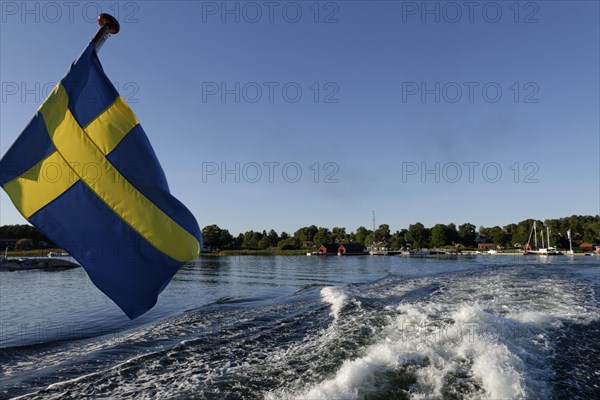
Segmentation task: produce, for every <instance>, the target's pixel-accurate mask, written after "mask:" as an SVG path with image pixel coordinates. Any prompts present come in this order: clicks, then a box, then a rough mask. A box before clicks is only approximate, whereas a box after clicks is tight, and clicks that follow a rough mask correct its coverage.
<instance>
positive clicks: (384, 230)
mask: <svg viewBox="0 0 600 400" xmlns="http://www.w3.org/2000/svg"><path fill="white" fill-rule="evenodd" d="M391 238H392V234H391V233H390V226H389V225H388V224H381V225H379V228H377V229H376V230H375V241H376V242H381V241H385V242H388V243H389V241H390V239H391Z"/></svg>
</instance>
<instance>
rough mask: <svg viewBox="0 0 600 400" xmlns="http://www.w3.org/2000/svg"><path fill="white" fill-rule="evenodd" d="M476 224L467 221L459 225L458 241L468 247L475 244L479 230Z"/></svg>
mask: <svg viewBox="0 0 600 400" xmlns="http://www.w3.org/2000/svg"><path fill="white" fill-rule="evenodd" d="M475 229H476V228H475V225H473V224H470V223H468V222H467V223H465V224H462V225H459V226H458V232H457V235H458V242H459V243H460V244H462V245H463V246H466V247H473V246H475V238H476V237H477V231H476V230H475Z"/></svg>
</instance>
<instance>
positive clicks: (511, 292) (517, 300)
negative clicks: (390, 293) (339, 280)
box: [267, 274, 598, 399]
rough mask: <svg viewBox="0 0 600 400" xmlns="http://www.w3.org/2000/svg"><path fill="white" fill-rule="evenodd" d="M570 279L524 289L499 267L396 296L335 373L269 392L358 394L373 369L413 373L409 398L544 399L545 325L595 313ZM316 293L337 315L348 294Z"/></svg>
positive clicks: (289, 395)
mask: <svg viewBox="0 0 600 400" xmlns="http://www.w3.org/2000/svg"><path fill="white" fill-rule="evenodd" d="M428 279H431V278H428ZM426 280H427V279H424V281H426ZM450 280H453V279H452V278H451V279H450ZM422 283H423V286H425V284H426V283H427V282H422ZM561 285H562V286H561ZM569 285H570V284H569V283H568V282H565V281H557V280H548V281H547V282H545V281H542V282H539V284H538V285H536V290H537V291H539V292H541V293H537V294H535V296H528V295H527V291H526V290H527V289H531V282H530V281H529V282H527V281H525V280H522V281H514V280H513V279H512V277H511V276H505V275H503V274H498V275H496V276H490V277H488V278H487V279H481V277H478V278H474V279H463V280H460V279H456V280H454V281H453V282H450V284H449V285H448V287H449V289H448V290H447V291H446V292H445V293H444V294H443V295H440V296H436V297H435V298H429V299H428V298H425V299H422V300H420V301H418V302H415V303H400V304H399V305H398V306H397V307H396V308H395V310H394V308H392V307H389V306H388V307H385V308H384V312H386V313H391V312H394V311H395V315H388V323H387V325H385V326H384V327H383V328H381V329H378V330H377V331H378V332H379V333H380V334H379V335H378V336H377V337H376V338H375V340H374V343H373V344H371V345H369V346H366V347H365V348H364V349H363V350H362V351H361V353H360V355H359V356H358V357H356V358H354V359H351V360H346V361H344V362H343V364H342V365H341V366H340V367H339V369H338V370H337V372H336V373H335V375H333V376H330V377H328V378H327V379H324V380H323V381H321V382H318V383H315V384H312V385H308V386H305V387H304V388H301V389H299V390H293V391H289V392H278V393H277V394H276V395H273V396H272V397H271V398H273V399H275V398H290V399H291V398H300V399H315V398H318V399H340V398H344V399H354V398H360V397H362V396H363V395H362V394H361V393H364V392H365V391H368V390H369V389H374V390H377V389H378V388H377V387H374V386H373V384H374V382H375V381H376V376H377V374H378V372H379V371H399V373H407V372H408V373H411V372H412V373H413V374H414V376H415V377H416V383H415V384H414V385H412V386H411V387H410V397H411V398H414V399H442V398H444V397H446V395H445V391H448V390H458V389H456V388H457V386H459V385H467V387H468V390H467V394H466V397H465V398H468V399H499V398H501V399H524V398H530V397H532V398H549V397H550V396H551V394H552V393H551V388H550V386H549V384H548V380H549V377H550V376H551V374H552V371H551V367H550V365H549V363H548V357H550V356H551V354H552V352H553V348H552V343H551V342H550V340H549V334H550V333H549V330H554V329H560V328H561V327H562V326H563V321H564V320H571V319H576V320H581V319H588V318H589V316H591V318H592V319H594V318H597V317H598V313H597V310H596V309H590V307H589V306H584V305H583V304H584V303H586V302H585V301H584V300H583V298H582V297H581V293H578V292H577V290H576V289H575V288H573V287H570V286H569ZM399 292H400V291H399ZM379 294H380V293H377V294H375V296H376V297H379ZM363 295H366V294H363ZM321 297H322V300H323V301H326V302H328V303H330V304H331V305H332V314H333V315H334V316H335V317H336V318H337V317H339V315H340V311H341V309H342V308H343V307H344V306H345V304H347V302H348V301H349V300H348V296H347V294H346V293H345V292H343V291H342V290H341V289H339V288H324V289H323V290H322V291H321ZM375 312H379V313H381V312H382V311H381V310H379V311H375ZM365 320H366V317H365ZM357 322H359V321H357ZM340 334H343V333H340ZM461 394H463V395H465V393H464V391H463V392H461ZM271 395H272V394H271ZM267 398H269V396H267Z"/></svg>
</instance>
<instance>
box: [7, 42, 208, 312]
mask: <svg viewBox="0 0 600 400" xmlns="http://www.w3.org/2000/svg"><path fill="white" fill-rule="evenodd" d="M0 184H1V185H2V187H3V188H4V190H5V191H6V193H7V194H8V195H9V196H10V198H11V200H12V202H13V203H14V205H15V206H16V208H17V209H18V210H19V212H20V213H21V214H22V215H23V216H24V217H25V218H26V219H27V220H28V221H29V222H30V223H31V224H32V225H34V226H35V227H36V228H38V229H39V230H40V231H42V232H43V233H44V234H45V235H46V236H47V237H48V238H50V239H51V240H52V241H54V242H55V243H56V244H57V245H59V246H60V247H62V248H64V249H65V250H67V251H68V252H69V253H70V254H71V255H72V256H73V257H74V258H75V259H76V260H77V261H79V263H80V264H81V265H82V266H83V267H84V268H85V270H86V271H87V273H88V275H89V277H90V278H91V280H92V282H94V284H95V285H96V286H97V287H98V288H99V289H100V290H102V291H103V292H104V293H105V294H106V295H107V296H108V297H110V298H111V299H112V300H113V301H114V302H115V303H116V304H117V305H118V306H119V307H121V309H122V310H123V311H124V312H125V314H127V315H128V316H129V318H135V317H137V316H139V315H141V314H143V313H145V312H146V311H148V310H149V309H151V308H152V307H153V306H154V304H156V300H157V296H158V294H159V293H160V292H161V291H162V290H163V289H164V288H165V287H166V286H167V284H168V283H169V281H170V279H171V278H172V277H173V275H175V273H176V272H177V270H178V269H179V267H181V266H182V265H183V264H184V263H185V262H186V261H189V260H191V259H193V258H195V257H196V256H197V255H198V253H199V251H200V248H201V235H200V229H199V227H198V223H197V222H196V220H195V218H194V216H193V215H192V214H191V213H190V212H189V211H188V209H187V208H186V207H185V206H184V205H183V204H182V203H180V202H179V201H178V200H177V199H176V198H175V197H173V196H172V195H171V194H170V192H169V188H168V185H167V180H166V178H165V175H164V172H163V170H162V168H161V166H160V164H159V162H158V160H157V158H156V155H155V153H154V151H153V150H152V147H151V145H150V142H149V141H148V138H147V137H146V134H145V133H144V131H143V130H142V127H141V126H140V124H139V122H138V120H137V118H136V117H135V115H134V114H133V112H132V111H131V109H130V108H129V106H128V105H127V104H126V103H125V101H124V100H123V98H121V97H120V96H119V94H118V92H117V90H116V89H115V87H114V86H113V85H112V83H111V82H110V81H109V79H108V78H107V76H106V75H105V74H104V71H103V69H102V65H101V64H100V61H99V60H98V55H97V54H96V47H95V45H94V44H93V43H90V44H89V45H88V46H87V48H86V49H85V50H84V52H83V53H82V54H81V56H80V57H79V58H78V59H77V60H76V61H75V62H74V63H73V65H72V66H71V68H70V70H69V71H68V72H67V74H66V75H65V77H64V78H63V79H62V80H61V81H60V83H59V84H58V85H57V86H56V88H55V89H54V91H53V92H52V93H51V94H50V95H49V96H48V98H47V99H46V100H45V102H44V103H43V104H42V106H41V107H40V108H39V110H38V112H37V113H36V115H35V116H34V117H33V118H32V120H31V121H30V122H29V124H28V125H27V127H26V128H25V130H24V131H23V132H22V133H21V135H20V136H19V137H18V138H17V140H16V141H15V143H14V144H13V145H12V146H11V147H10V149H9V150H8V151H7V153H6V154H5V155H4V157H3V158H2V159H1V160H0Z"/></svg>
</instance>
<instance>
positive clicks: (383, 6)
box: [0, 1, 600, 234]
mask: <svg viewBox="0 0 600 400" xmlns="http://www.w3.org/2000/svg"><path fill="white" fill-rule="evenodd" d="M423 4H425V3H423V2H421V1H418V2H402V1H369V2H367V1H332V2H326V1H320V2H318V3H317V2H315V1H296V2H286V1H275V2H271V3H269V2H266V3H265V2H263V1H259V2H249V3H248V2H226V3H225V4H223V3H222V2H210V1H209V2H200V1H199V2H195V1H139V2H132V1H123V2H115V1H108V2H103V1H96V2H85V1H84V2H73V3H68V4H67V5H65V3H64V2H52V1H51V2H22V1H16V2H13V1H2V3H1V6H2V9H1V11H2V16H1V18H2V20H1V30H0V45H1V48H0V68H1V69H0V80H1V82H2V103H1V107H2V109H1V115H0V120H1V121H0V153H2V154H4V152H5V151H6V149H7V148H8V146H9V145H10V144H11V143H12V142H13V141H14V140H15V138H16V137H17V135H18V134H19V133H20V132H21V130H22V129H23V127H24V126H25V124H26V123H27V121H28V120H29V118H30V117H31V116H32V115H33V113H34V112H35V110H36V109H37V107H38V106H39V105H40V104H41V102H42V101H43V96H44V94H45V93H47V92H48V91H49V88H50V87H51V86H52V83H53V82H56V81H57V80H59V79H60V78H61V77H62V75H63V74H64V72H65V71H66V69H67V67H68V66H69V64H70V63H71V62H72V61H73V60H74V59H75V58H76V57H77V55H78V54H79V53H80V51H81V50H82V49H83V48H84V46H85V45H86V43H87V42H88V41H89V39H90V38H91V37H92V36H93V35H94V33H95V32H96V29H97V25H96V23H95V22H94V21H93V17H95V15H97V13H98V11H103V12H109V13H112V14H113V15H115V16H118V18H119V20H120V21H121V23H122V30H121V33H119V34H118V35H116V36H114V37H112V38H111V39H109V41H108V42H107V43H106V45H105V46H104V47H103V48H102V50H101V52H100V59H101V61H102V63H103V65H104V68H105V71H106V73H107V75H108V76H109V78H110V79H111V80H112V81H113V82H115V83H116V84H117V86H118V87H119V90H120V92H121V95H122V96H123V97H124V98H125V99H126V100H127V101H128V102H129V103H130V105H131V107H132V108H133V110H134V111H135V113H136V114H137V116H138V118H139V120H140V122H141V124H142V126H143V127H144V129H145V131H146V133H147V135H148V136H149V138H150V141H151V142H152V144H153V146H154V149H155V151H156V153H157V155H158V157H159V160H160V161H161V163H162V166H163V168H164V170H165V173H166V175H167V178H168V179H169V183H170V187H171V191H172V192H173V194H174V195H175V196H176V197H178V198H179V199H180V200H181V201H183V202H184V203H185V204H186V205H187V206H188V207H189V208H190V209H191V211H192V212H193V213H194V214H195V216H196V218H197V219H198V222H199V224H200V225H201V226H205V225H209V224H218V225H219V226H221V227H223V228H227V229H229V230H230V231H231V232H232V233H234V234H237V233H239V232H243V231H246V230H250V229H254V230H263V229H270V228H275V229H276V230H277V231H278V232H281V231H282V230H285V231H288V232H293V231H295V230H296V229H297V228H299V227H302V226H306V225H310V224H315V225H318V226H326V227H329V228H331V227H333V226H345V227H346V228H347V230H348V231H350V230H355V229H356V228H357V227H358V226H360V225H364V226H367V227H370V226H371V210H376V213H377V222H378V223H388V224H389V225H390V227H391V228H392V230H396V229H401V228H405V227H407V226H408V225H409V224H412V223H415V222H417V221H420V222H422V223H424V224H425V225H426V226H431V225H433V224H435V223H438V222H441V223H450V222H454V223H456V224H461V223H464V222H471V223H474V224H476V225H477V226H479V225H484V226H491V225H505V224H507V223H510V222H516V221H520V220H523V219H526V218H539V219H545V218H554V217H562V216H568V215H572V214H598V213H600V197H599V196H600V192H599V190H600V176H599V175H600V162H599V157H600V139H599V137H600V126H599V109H600V105H599V86H600V82H599V71H600V65H599V51H600V50H599V49H600V43H599V38H600V32H599V21H600V12H599V3H598V2H597V1H534V2H519V3H515V2H513V1H498V2H478V3H476V4H474V5H473V6H472V8H469V6H467V5H465V4H464V2H450V3H447V2H434V1H430V2H427V3H426V6H423ZM448 4H449V5H448ZM515 4H516V5H515ZM424 7H427V9H425V8H424ZM236 84H239V86H237V87H236ZM223 89H224V90H225V92H223ZM257 89H260V92H259V91H258V90H257ZM458 89H460V92H459V91H458ZM298 90H300V91H301V97H299V96H298ZM498 90H500V91H501V93H500V92H498ZM436 96H437V97H438V99H436ZM236 97H238V98H237V99H236ZM436 100H437V101H436ZM236 163H239V174H237V175H238V176H237V177H236V172H235V170H236ZM315 163H318V164H315ZM328 163H330V164H328ZM437 165H439V168H438V171H439V174H438V177H436V172H435V171H436V166H437ZM284 166H285V167H286V170H285V172H287V174H285V176H284V174H283V169H284V168H283V167H284ZM222 167H225V168H227V169H229V170H232V171H234V172H231V173H228V174H226V175H224V176H222V175H221V172H222V171H221V170H222ZM257 167H259V168H260V170H261V173H262V175H260V176H257ZM457 167H459V168H460V172H461V173H462V175H460V176H459V175H457V172H458V169H457ZM484 167H485V168H486V169H485V172H486V173H485V174H484ZM423 168H426V169H428V170H431V171H432V172H431V173H428V174H425V175H424V176H422V175H421V172H422V169H423ZM217 169H218V170H217ZM298 170H299V171H301V173H302V176H301V177H297V172H298ZM316 170H318V171H319V174H318V176H315V171H316ZM498 171H500V172H501V173H502V176H501V177H499V176H497V172H498ZM517 171H519V173H518V175H516V172H517ZM271 174H272V176H270V175H271ZM470 174H472V175H471V176H469V175H470ZM236 178H239V182H236ZM436 178H439V182H436ZM315 179H316V180H317V182H316V183H315ZM296 180H297V182H294V181H296ZM515 180H516V181H517V182H515ZM0 201H1V212H0V223H1V224H14V223H24V222H25V221H24V220H23V218H22V217H21V216H20V215H19V214H18V213H17V211H16V210H15V208H14V207H13V205H12V204H11V203H10V200H9V199H8V197H7V196H6V195H5V194H4V193H2V195H1V197H0Z"/></svg>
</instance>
